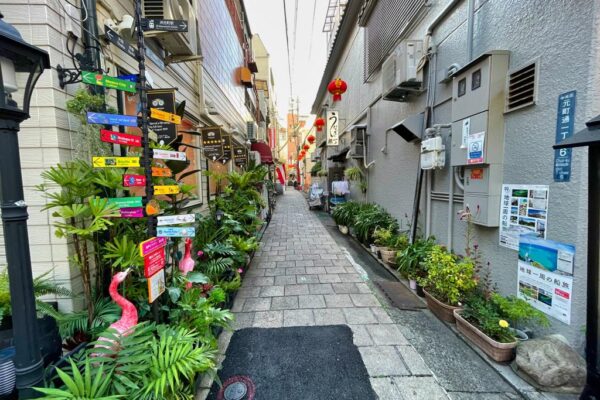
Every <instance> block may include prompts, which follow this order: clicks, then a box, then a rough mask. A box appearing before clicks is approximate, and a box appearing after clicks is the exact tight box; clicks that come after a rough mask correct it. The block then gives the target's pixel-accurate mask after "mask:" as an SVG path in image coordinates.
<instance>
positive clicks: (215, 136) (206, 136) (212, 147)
mask: <svg viewBox="0 0 600 400" xmlns="http://www.w3.org/2000/svg"><path fill="white" fill-rule="evenodd" d="M202 148H203V150H204V156H205V157H206V158H208V159H209V160H211V161H216V160H218V159H220V158H221V157H223V140H222V138H221V128H219V127H214V128H204V129H202Z"/></svg>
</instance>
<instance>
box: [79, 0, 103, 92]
mask: <svg viewBox="0 0 600 400" xmlns="http://www.w3.org/2000/svg"><path fill="white" fill-rule="evenodd" d="M81 25H82V26H83V29H82V30H83V32H82V39H83V47H84V52H85V55H86V57H87V60H88V61H89V63H90V65H91V66H93V67H94V68H96V69H97V70H98V71H100V69H101V64H100V61H101V59H100V47H98V46H100V43H99V41H98V14H97V13H96V0H81ZM90 90H93V91H94V92H95V93H98V94H100V93H104V88H102V87H101V86H90Z"/></svg>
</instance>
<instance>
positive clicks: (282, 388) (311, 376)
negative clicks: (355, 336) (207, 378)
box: [207, 325, 377, 400]
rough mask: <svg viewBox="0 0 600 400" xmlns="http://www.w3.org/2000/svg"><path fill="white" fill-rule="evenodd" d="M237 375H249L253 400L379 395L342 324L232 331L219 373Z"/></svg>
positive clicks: (213, 395) (214, 395)
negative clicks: (252, 388) (253, 393)
mask: <svg viewBox="0 0 600 400" xmlns="http://www.w3.org/2000/svg"><path fill="white" fill-rule="evenodd" d="M235 376H244V377H248V378H250V379H251V380H252V382H253V384H254V392H255V396H254V399H256V400H324V399H336V400H339V399H352V400H354V399H360V400H371V399H372V400H375V399H377V395H376V394H375V392H374V391H373V389H372V387H371V383H370V381H369V375H368V373H367V369H366V368H365V365H364V363H363V361H362V358H361V356H360V353H359V351H358V349H357V348H356V346H355V345H354V343H353V342H352V331H351V330H350V328H349V327H348V326H346V325H333V326H310V327H289V328H270V329H261V328H248V329H242V330H239V331H236V332H235V333H234V334H233V336H232V338H231V341H230V343H229V347H228V348H227V353H226V355H225V360H224V362H223V368H222V369H221V371H220V373H219V377H220V380H221V382H225V381H227V379H229V378H231V377H235ZM234 379H236V378H234ZM219 390H220V387H219V386H218V385H217V384H216V383H215V384H214V385H213V387H212V388H211V392H210V394H209V396H208V397H207V399H212V400H216V399H217V398H218V392H219ZM244 399H248V397H244Z"/></svg>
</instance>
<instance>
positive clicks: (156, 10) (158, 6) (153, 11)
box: [142, 0, 167, 19]
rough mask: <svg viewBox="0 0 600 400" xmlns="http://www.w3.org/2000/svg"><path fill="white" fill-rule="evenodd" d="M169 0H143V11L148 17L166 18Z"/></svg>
mask: <svg viewBox="0 0 600 400" xmlns="http://www.w3.org/2000/svg"><path fill="white" fill-rule="evenodd" d="M166 1H167V0H143V3H142V5H143V13H144V17H146V18H159V19H162V18H164V15H165V10H164V8H165V2H166Z"/></svg>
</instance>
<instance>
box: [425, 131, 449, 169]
mask: <svg viewBox="0 0 600 400" xmlns="http://www.w3.org/2000/svg"><path fill="white" fill-rule="evenodd" d="M445 165H446V146H444V141H443V139H442V137H441V136H434V137H432V138H429V139H425V140H423V141H422V142H421V169H441V168H444V166H445Z"/></svg>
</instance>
